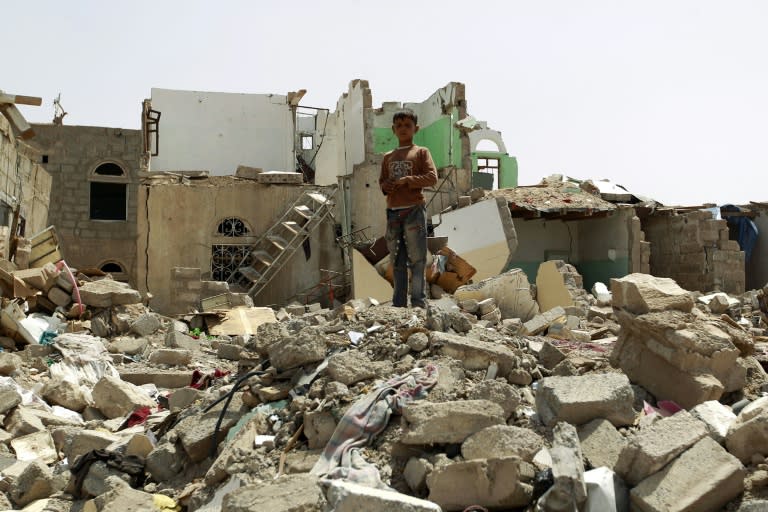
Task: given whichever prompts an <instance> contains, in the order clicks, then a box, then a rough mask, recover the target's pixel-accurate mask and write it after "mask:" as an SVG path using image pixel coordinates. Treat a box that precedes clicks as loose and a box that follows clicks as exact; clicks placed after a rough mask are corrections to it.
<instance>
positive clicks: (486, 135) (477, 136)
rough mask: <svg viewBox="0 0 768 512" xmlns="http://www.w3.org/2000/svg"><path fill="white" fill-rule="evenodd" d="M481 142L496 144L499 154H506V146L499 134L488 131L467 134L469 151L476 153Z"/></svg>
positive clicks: (482, 130) (494, 131)
mask: <svg viewBox="0 0 768 512" xmlns="http://www.w3.org/2000/svg"><path fill="white" fill-rule="evenodd" d="M483 140H490V141H492V142H494V143H495V144H496V147H497V151H498V152H499V153H506V152H507V146H506V145H505V144H504V140H503V139H502V138H501V132H498V131H496V130H489V129H480V130H473V131H471V132H469V150H470V151H472V152H475V151H477V145H478V144H479V143H480V142H481V141H483Z"/></svg>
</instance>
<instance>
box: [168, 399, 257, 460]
mask: <svg viewBox="0 0 768 512" xmlns="http://www.w3.org/2000/svg"><path fill="white" fill-rule="evenodd" d="M242 407H243V399H242V397H241V396H235V397H234V398H233V399H232V402H231V403H230V405H229V407H228V408H227V412H226V413H225V414H224V418H223V419H222V422H221V425H220V426H219V430H218V436H216V437H215V439H214V431H215V430H216V424H217V423H218V421H219V414H220V412H221V409H222V408H223V404H219V405H217V406H216V407H214V408H213V409H211V410H210V411H208V412H206V413H205V414H203V415H202V416H201V415H196V416H188V417H186V418H184V419H183V420H181V421H180V422H179V424H178V425H176V427H175V429H176V432H177V433H178V435H179V440H180V441H181V445H182V446H183V447H184V451H185V452H187V455H189V458H190V459H191V460H192V461H193V462H200V461H202V460H205V459H206V458H207V457H208V456H209V455H210V454H211V448H212V445H213V444H214V443H215V444H216V445H218V444H219V443H221V441H223V440H224V439H225V438H226V436H227V432H229V429H230V428H232V427H233V426H235V424H236V423H237V422H238V420H239V419H240V418H241V417H242V415H243V413H242Z"/></svg>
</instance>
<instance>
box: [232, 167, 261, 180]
mask: <svg viewBox="0 0 768 512" xmlns="http://www.w3.org/2000/svg"><path fill="white" fill-rule="evenodd" d="M262 172H264V169H262V168H261V167H249V166H247V165H238V166H237V170H236V171H235V176H237V177H238V178H244V179H248V180H255V179H256V178H257V177H258V175H259V174H261V173H262Z"/></svg>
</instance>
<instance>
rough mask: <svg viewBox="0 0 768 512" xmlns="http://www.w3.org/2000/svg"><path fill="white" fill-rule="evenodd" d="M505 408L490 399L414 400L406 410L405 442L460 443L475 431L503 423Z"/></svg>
mask: <svg viewBox="0 0 768 512" xmlns="http://www.w3.org/2000/svg"><path fill="white" fill-rule="evenodd" d="M504 419H505V417H504V410H503V409H502V408H501V406H499V405H498V404H495V403H493V402H490V401H488V400H459V401H456V402H439V403H430V402H414V403H410V404H408V405H407V406H406V407H405V408H404V409H403V420H404V427H403V435H402V438H401V441H402V442H403V443H405V444H439V443H461V442H463V441H464V440H465V439H466V438H467V437H469V436H471V435H472V434H474V433H475V432H477V431H479V430H482V429H484V428H486V427H490V426H491V425H500V424H503V423H504Z"/></svg>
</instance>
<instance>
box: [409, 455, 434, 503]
mask: <svg viewBox="0 0 768 512" xmlns="http://www.w3.org/2000/svg"><path fill="white" fill-rule="evenodd" d="M432 469H433V466H432V464H430V463H429V461H428V460H426V459H419V458H416V457H411V458H410V459H408V462H407V463H406V464H405V469H403V478H404V479H405V483H407V484H408V487H410V488H411V490H412V491H413V492H416V493H419V494H421V493H422V492H424V491H425V490H426V489H427V475H428V474H429V473H431V472H432Z"/></svg>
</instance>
